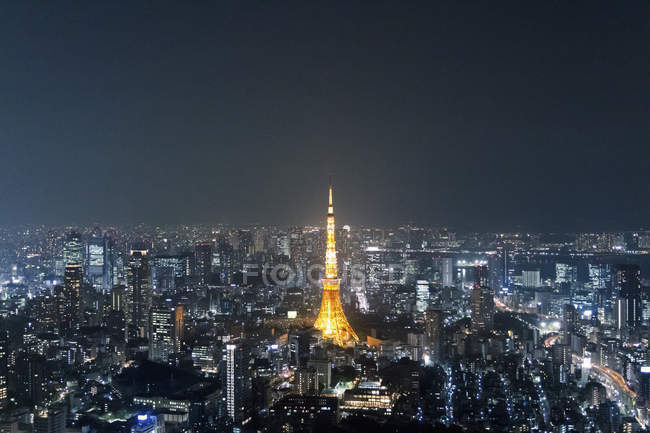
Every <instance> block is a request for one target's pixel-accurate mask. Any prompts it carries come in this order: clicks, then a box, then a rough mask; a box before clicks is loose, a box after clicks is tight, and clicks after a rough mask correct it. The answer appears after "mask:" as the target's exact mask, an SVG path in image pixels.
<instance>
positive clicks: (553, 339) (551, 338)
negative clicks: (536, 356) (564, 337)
mask: <svg viewBox="0 0 650 433" xmlns="http://www.w3.org/2000/svg"><path fill="white" fill-rule="evenodd" d="M559 338H560V336H559V335H557V334H554V335H549V336H548V337H546V340H544V347H551V346H552V345H554V344H555V343H556V342H557V340H558V339H559Z"/></svg>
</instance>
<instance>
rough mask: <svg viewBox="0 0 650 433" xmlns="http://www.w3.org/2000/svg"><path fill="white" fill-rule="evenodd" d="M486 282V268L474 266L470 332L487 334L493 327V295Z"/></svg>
mask: <svg viewBox="0 0 650 433" xmlns="http://www.w3.org/2000/svg"><path fill="white" fill-rule="evenodd" d="M487 281H488V270H487V266H475V267H474V287H473V288H472V294H471V303H472V332H476V333H482V332H489V331H491V330H492V327H493V322H494V293H493V292H492V289H490V288H489V287H488V286H487Z"/></svg>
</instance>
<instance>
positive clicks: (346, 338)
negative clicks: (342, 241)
mask: <svg viewBox="0 0 650 433" xmlns="http://www.w3.org/2000/svg"><path fill="white" fill-rule="evenodd" d="M339 284H340V280H339V278H338V271H337V269H336V241H335V240H334V205H333V204H332V187H331V186H330V201H329V208H328V213H327V248H326V250H325V278H324V279H323V300H322V301H321V305H320V313H318V318H317V319H316V322H315V323H314V328H316V329H319V330H320V331H321V333H322V335H323V338H331V339H333V341H334V343H335V344H337V345H338V346H346V345H348V344H350V343H352V342H353V341H358V340H359V337H357V334H356V333H355V332H354V330H353V329H352V327H351V326H350V324H349V323H348V319H346V318H345V313H344V312H343V306H342V305H341V295H340V293H339Z"/></svg>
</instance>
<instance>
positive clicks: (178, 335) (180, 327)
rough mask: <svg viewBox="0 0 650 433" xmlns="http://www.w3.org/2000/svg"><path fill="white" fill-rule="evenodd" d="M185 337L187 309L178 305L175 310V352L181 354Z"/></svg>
mask: <svg viewBox="0 0 650 433" xmlns="http://www.w3.org/2000/svg"><path fill="white" fill-rule="evenodd" d="M184 336H185V307H183V306H182V305H177V306H176V307H175V308H174V351H176V352H180V350H181V345H182V343H183V337H184Z"/></svg>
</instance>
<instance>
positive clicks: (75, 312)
mask: <svg viewBox="0 0 650 433" xmlns="http://www.w3.org/2000/svg"><path fill="white" fill-rule="evenodd" d="M82 278H83V277H82V272H81V264H79V263H70V264H68V265H66V267H65V274H64V276H63V292H62V295H63V296H62V298H61V299H60V300H59V301H60V302H61V303H62V304H61V307H60V308H59V312H60V313H61V314H62V316H61V323H62V325H63V326H64V328H67V329H70V328H74V327H76V325H77V323H78V322H79V319H80V317H81V311H80V305H81V282H82Z"/></svg>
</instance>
